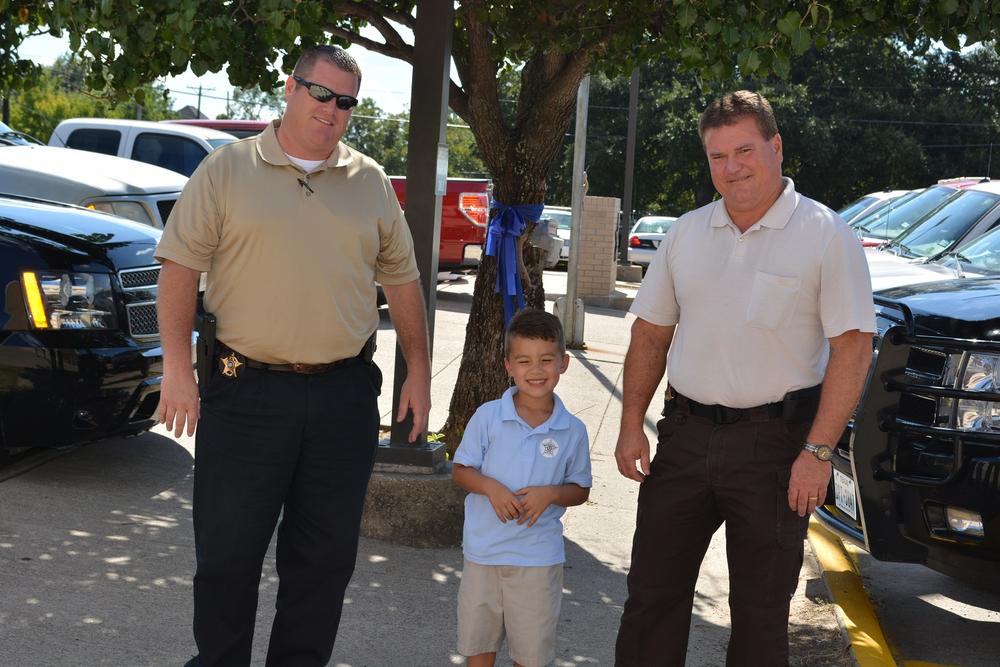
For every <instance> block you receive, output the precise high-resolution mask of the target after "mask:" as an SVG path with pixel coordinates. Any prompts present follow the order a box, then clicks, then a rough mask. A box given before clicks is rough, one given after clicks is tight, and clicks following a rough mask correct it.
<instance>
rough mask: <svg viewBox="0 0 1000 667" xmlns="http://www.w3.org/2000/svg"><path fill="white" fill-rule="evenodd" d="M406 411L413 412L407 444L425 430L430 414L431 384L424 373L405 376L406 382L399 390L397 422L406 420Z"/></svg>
mask: <svg viewBox="0 0 1000 667" xmlns="http://www.w3.org/2000/svg"><path fill="white" fill-rule="evenodd" d="M407 410H413V428H412V429H410V435H409V436H408V437H407V438H408V440H409V442H413V441H415V440H416V439H417V438H418V437H419V436H420V434H421V433H423V432H424V430H425V429H426V428H427V420H428V415H430V412H431V383H430V380H429V379H428V378H427V376H426V375H425V374H424V373H416V374H407V376H406V381H405V382H403V386H402V387H400V389H399V412H398V413H397V414H396V421H397V422H401V421H403V420H404V419H406V411H407Z"/></svg>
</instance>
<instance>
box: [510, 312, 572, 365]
mask: <svg viewBox="0 0 1000 667" xmlns="http://www.w3.org/2000/svg"><path fill="white" fill-rule="evenodd" d="M515 336H520V337H521V338H533V339H535V340H539V339H540V340H547V341H549V342H550V343H558V344H559V353H560V354H566V336H565V335H564V334H563V326H562V322H560V321H559V318H558V317H556V316H555V315H553V314H552V313H547V312H545V311H544V310H539V309H537V308H525V309H524V310H521V311H518V312H517V314H515V315H514V317H512V318H511V320H510V324H508V325H507V333H506V334H504V337H503V356H504V357H505V358H506V357H508V356H510V341H511V339H512V338H514V337H515Z"/></svg>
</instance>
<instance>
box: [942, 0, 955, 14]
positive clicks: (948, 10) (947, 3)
mask: <svg viewBox="0 0 1000 667" xmlns="http://www.w3.org/2000/svg"><path fill="white" fill-rule="evenodd" d="M938 10H939V11H940V12H941V13H942V14H945V15H950V14H954V13H955V12H957V11H958V0H941V1H940V2H939V3H938Z"/></svg>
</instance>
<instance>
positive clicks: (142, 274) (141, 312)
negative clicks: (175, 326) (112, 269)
mask: <svg viewBox="0 0 1000 667" xmlns="http://www.w3.org/2000/svg"><path fill="white" fill-rule="evenodd" d="M159 277H160V267H159V266H144V267H141V268H138V269H126V270H124V271H119V273H118V279H119V281H121V285H122V289H123V290H124V295H123V296H124V299H125V312H126V314H127V315H128V331H129V333H130V334H131V335H132V336H133V337H134V338H139V339H151V338H157V337H158V336H159V335H160V325H159V321H158V320H157V318H156V282H157V280H158V279H159Z"/></svg>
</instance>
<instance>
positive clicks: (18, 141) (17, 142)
mask: <svg viewBox="0 0 1000 667" xmlns="http://www.w3.org/2000/svg"><path fill="white" fill-rule="evenodd" d="M31 145H36V146H41V145H43V144H42V142H41V141H39V140H38V139H35V138H34V137H33V136H31V135H30V134H25V133H24V132H18V131H17V130H14V129H11V127H10V126H9V125H5V124H4V123H0V146H31Z"/></svg>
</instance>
